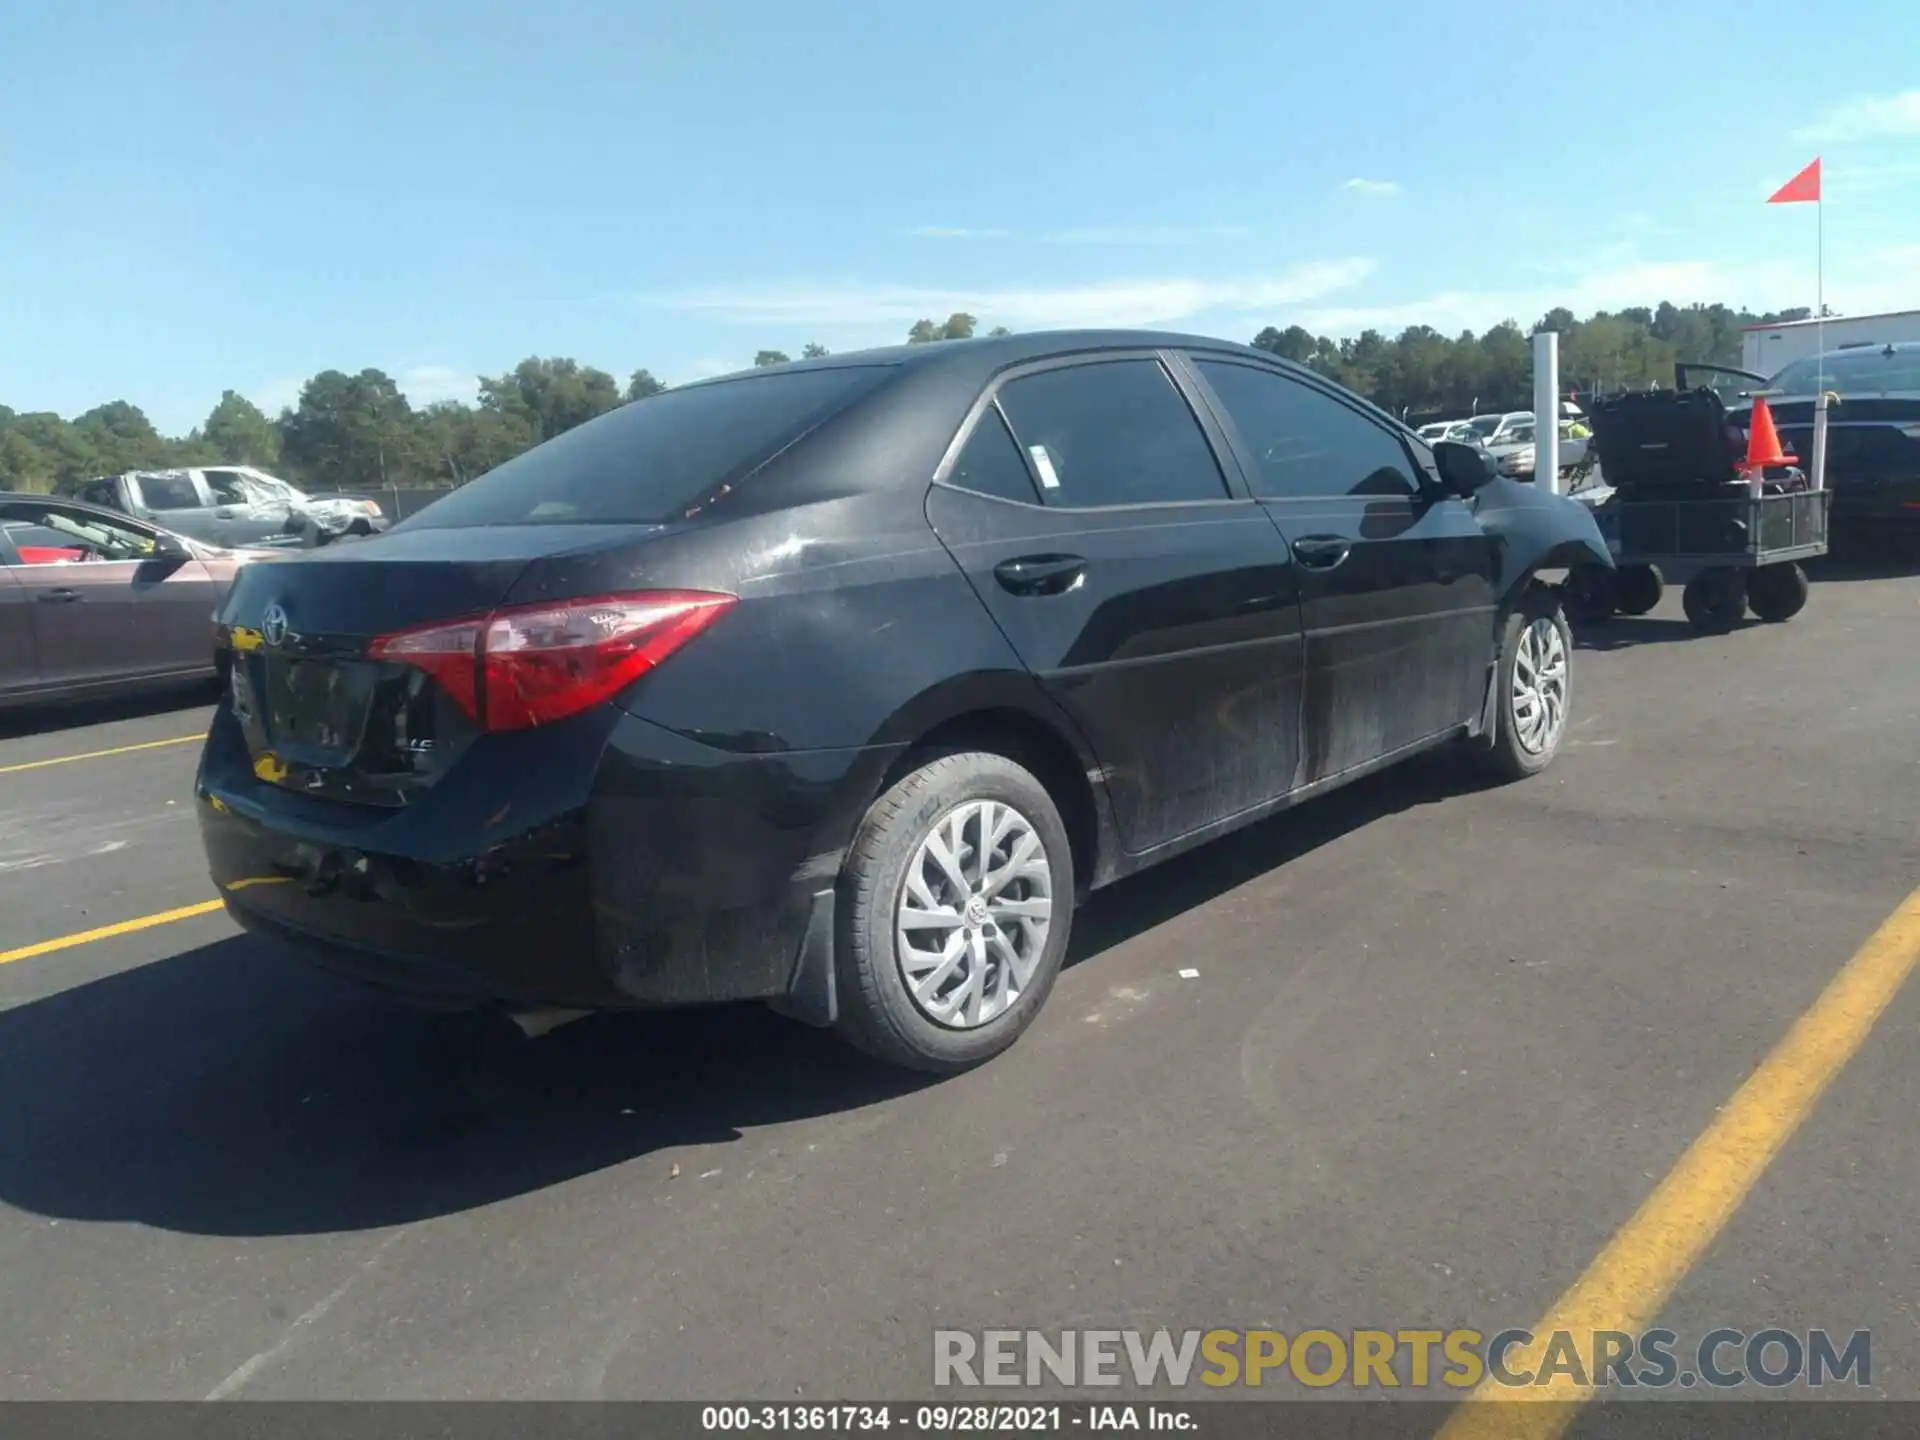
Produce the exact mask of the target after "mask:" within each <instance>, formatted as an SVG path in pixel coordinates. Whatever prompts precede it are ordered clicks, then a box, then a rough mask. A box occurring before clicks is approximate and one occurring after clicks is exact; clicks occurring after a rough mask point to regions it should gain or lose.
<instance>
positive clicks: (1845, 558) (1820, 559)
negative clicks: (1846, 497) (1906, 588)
mask: <svg viewBox="0 0 1920 1440" xmlns="http://www.w3.org/2000/svg"><path fill="white" fill-rule="evenodd" d="M1802 568H1803V569H1805V571H1806V572H1807V578H1808V579H1809V580H1811V581H1812V582H1813V583H1814V584H1816V585H1834V584H1845V583H1847V582H1848V581H1855V580H1905V579H1908V578H1910V577H1912V576H1915V575H1920V546H1915V547H1913V548H1911V549H1910V550H1907V551H1905V552H1902V551H1900V550H1898V549H1896V548H1894V547H1891V546H1888V547H1885V548H1880V549H1865V548H1854V549H1850V550H1832V551H1829V552H1828V553H1827V554H1825V555H1819V556H1816V557H1815V558H1813V559H1811V560H1808V561H1805V562H1804V563H1803V565H1802Z"/></svg>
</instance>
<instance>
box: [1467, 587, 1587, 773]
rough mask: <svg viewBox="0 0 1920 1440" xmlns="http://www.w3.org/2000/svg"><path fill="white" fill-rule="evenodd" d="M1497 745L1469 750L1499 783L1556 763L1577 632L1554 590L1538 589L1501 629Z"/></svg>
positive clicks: (1567, 712)
mask: <svg viewBox="0 0 1920 1440" xmlns="http://www.w3.org/2000/svg"><path fill="white" fill-rule="evenodd" d="M1494 685H1495V690H1496V694H1495V698H1494V733H1493V743H1492V744H1491V745H1486V746H1482V747H1480V748H1477V749H1474V750H1472V751H1469V752H1468V753H1469V754H1471V755H1472V756H1473V759H1474V763H1475V764H1476V765H1477V766H1478V767H1479V769H1480V770H1481V771H1483V772H1484V773H1486V774H1488V775H1491V776H1492V777H1493V778H1495V779H1496V780H1522V779H1525V778H1526V777H1527V776H1529V775H1538V774H1539V773H1540V772H1541V771H1542V770H1544V769H1546V768H1547V766H1549V765H1551V764H1552V763H1553V757H1554V756H1555V755H1557V754H1559V753H1560V745H1561V742H1562V741H1563V740H1564V739H1565V738H1566V733H1567V721H1568V719H1569V717H1570V715H1571V711H1572V704H1573V632H1572V631H1571V630H1570V629H1569V628H1568V627H1567V617H1566V615H1565V613H1564V612H1563V611H1562V610H1561V608H1560V602H1559V599H1558V598H1557V597H1556V596H1555V594H1554V593H1553V591H1551V590H1548V589H1547V588H1545V587H1544V586H1540V585H1535V586H1532V587H1531V588H1529V589H1528V590H1527V591H1526V593H1525V594H1523V595H1522V596H1521V597H1520V599H1519V601H1518V602H1517V603H1516V604H1515V605H1514V607H1513V609H1512V611H1511V612H1510V613H1509V614H1508V615H1507V617H1506V620H1505V622H1504V623H1503V624H1502V625H1501V627H1500V659H1499V665H1498V669H1497V671H1496V674H1495V680H1494Z"/></svg>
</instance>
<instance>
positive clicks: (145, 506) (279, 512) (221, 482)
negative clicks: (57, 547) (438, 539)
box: [78, 465, 392, 549]
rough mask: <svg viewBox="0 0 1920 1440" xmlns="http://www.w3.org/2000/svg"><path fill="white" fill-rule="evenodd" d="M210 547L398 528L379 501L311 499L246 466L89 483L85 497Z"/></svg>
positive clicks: (138, 473)
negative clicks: (385, 513) (383, 510)
mask: <svg viewBox="0 0 1920 1440" xmlns="http://www.w3.org/2000/svg"><path fill="white" fill-rule="evenodd" d="M78 498H80V499H81V500H84V501H86V502H87V503H88V504H91V505H101V506H105V507H106V508H107V509H109V510H118V511H120V512H121V513H122V514H124V515H132V516H135V517H136V518H138V519H142V520H147V521H151V522H152V523H154V524H156V525H161V526H164V527H165V528H167V529H168V530H172V531H174V532H175V533H176V534H180V535H185V536H188V537H189V538H191V539H194V540H201V541H204V542H205V543H207V544H209V545H218V546H222V547H224V548H226V549H238V548H242V547H245V546H251V545H303V544H304V545H324V544H326V543H328V542H329V541H331V540H336V539H338V538H340V537H341V536H343V535H372V534H375V533H377V532H379V531H381V530H385V529H386V528H387V527H388V526H389V525H390V524H391V523H392V522H391V521H390V520H388V519H387V517H386V516H385V515H383V514H381V512H380V507H379V505H378V504H376V503H375V502H374V501H372V500H365V499H361V498H360V497H358V496H351V495H308V494H306V493H305V492H304V491H301V490H297V489H295V488H294V487H293V486H291V485H289V484H288V483H287V482H286V481H284V480H281V479H279V478H277V477H275V476H272V475H269V474H267V473H266V472H265V471H262V470H256V469H254V468H253V467H251V466H247V465H220V466H206V467H196V468H191V469H180V470H132V471H128V472H127V473H126V474H124V475H109V476H104V477H102V478H100V479H98V480H90V481H88V482H87V483H86V484H85V485H83V486H81V487H80V491H79V497H78Z"/></svg>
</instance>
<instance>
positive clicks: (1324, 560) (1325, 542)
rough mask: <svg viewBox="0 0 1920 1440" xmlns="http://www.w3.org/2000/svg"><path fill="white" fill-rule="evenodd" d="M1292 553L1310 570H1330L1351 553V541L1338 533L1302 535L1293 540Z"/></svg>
mask: <svg viewBox="0 0 1920 1440" xmlns="http://www.w3.org/2000/svg"><path fill="white" fill-rule="evenodd" d="M1293 553H1294V555H1295V557H1296V558H1297V559H1298V560H1299V561H1300V563H1301V564H1302V565H1305V566H1306V567H1307V568H1308V569H1311V570H1331V569H1333V567H1334V566H1336V565H1338V564H1339V563H1340V562H1341V561H1342V560H1344V559H1346V558H1347V556H1348V555H1350V554H1351V553H1353V542H1352V541H1351V540H1347V539H1344V538H1342V537H1341V536H1338V535H1303V536H1301V537H1300V538H1299V539H1298V540H1296V541H1294V542H1293Z"/></svg>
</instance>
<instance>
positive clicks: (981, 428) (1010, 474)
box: [947, 405, 1040, 505]
mask: <svg viewBox="0 0 1920 1440" xmlns="http://www.w3.org/2000/svg"><path fill="white" fill-rule="evenodd" d="M947 483H948V484H949V485H955V486H958V487H959V488H960V489H962V490H971V491H973V492H974V493H975V494H977V495H995V496H998V497H999V498H1000V499H1002V500H1020V501H1024V502H1025V503H1026V504H1028V505H1031V504H1033V503H1034V502H1035V501H1036V500H1038V499H1039V498H1040V497H1039V496H1037V495H1035V494H1034V493H1033V477H1032V476H1031V475H1029V474H1028V473H1027V462H1026V461H1025V460H1023V459H1021V458H1020V447H1019V446H1018V445H1016V444H1015V443H1014V439H1013V432H1012V431H1010V430H1008V429H1007V422H1006V421H1005V420H1003V419H1001V418H1000V411H999V410H998V409H997V408H996V407H995V406H992V405H989V406H987V408H986V412H985V413H984V414H982V415H981V417H980V421H979V423H978V424H976V425H975V426H974V427H973V434H971V435H969V436H968V437H967V443H966V445H965V447H964V448H963V449H962V450H961V451H960V458H959V459H957V460H955V461H954V462H953V469H952V471H951V472H950V473H949V474H948V475H947Z"/></svg>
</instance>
